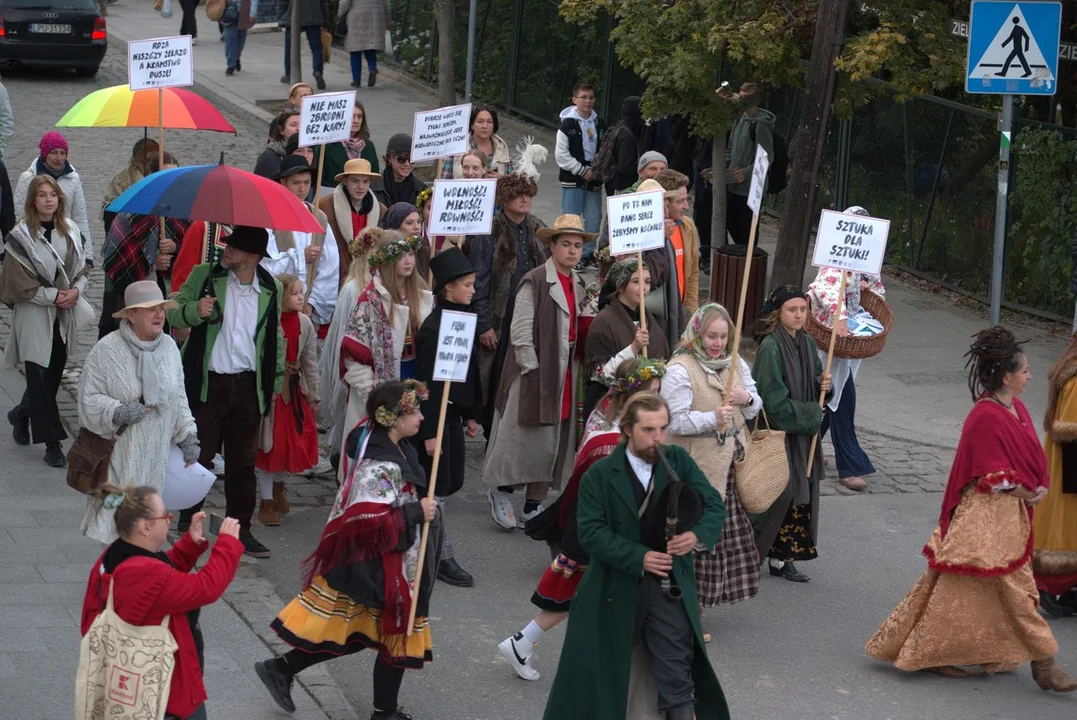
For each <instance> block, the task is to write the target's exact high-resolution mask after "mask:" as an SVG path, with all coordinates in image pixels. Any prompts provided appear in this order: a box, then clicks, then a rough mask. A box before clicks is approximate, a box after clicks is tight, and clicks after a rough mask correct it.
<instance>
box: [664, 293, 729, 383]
mask: <svg viewBox="0 0 1077 720" xmlns="http://www.w3.org/2000/svg"><path fill="white" fill-rule="evenodd" d="M712 310H717V311H719V312H720V313H721V314H722V315H723V316H724V317H729V313H728V312H727V311H726V309H725V308H724V307H722V306H721V305H719V304H718V303H714V302H709V303H705V304H703V305H700V306H699V309H698V310H696V311H695V312H694V313H692V318H691V319H690V320H689V321H688V327H686V328H685V329H684V334H683V335H681V342H680V345H678V346H677V349H676V350H674V351H673V356H674V357H676V356H678V355H691V356H692V357H694V358H695V359H696V360H697V361H698V362H699V364H700V365H702V366H703V367H705V368H707V369H708V370H713V371H714V372H721V371H722V370H725V369H727V368H728V367H729V364H730V360H731V358H730V354H731V352H732V348H731V345H730V343H726V346H725V348H724V349H723V350H722V354H721V355H720V356H718V357H712V356H711V355H710V354H708V353H707V351H706V350H705V349H704V347H703V331H704V330H706V328H705V327H703V317H704V316H705V315H706V314H707V313H708V312H709V311H712ZM729 332H730V336H732V332H733V323H732V322H730V323H729Z"/></svg>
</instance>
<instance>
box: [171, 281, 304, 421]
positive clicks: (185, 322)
mask: <svg viewBox="0 0 1077 720" xmlns="http://www.w3.org/2000/svg"><path fill="white" fill-rule="evenodd" d="M213 270H216V271H217V273H215V277H214V278H213V282H212V283H211V285H210V287H211V290H210V292H211V293H212V295H213V297H215V298H216V299H217V303H216V305H215V306H214V308H213V312H212V313H211V314H210V316H209V317H208V318H206V319H203V318H201V317H199V315H198V301H199V300H200V299H201V297H202V288H203V287H205V285H206V280H208V279H209V276H210V272H211V271H213ZM263 276H264V275H263V274H262V273H259V278H258V285H259V289H260V290H261V293H260V295H259V297H258V335H257V336H256V337H255V339H254V346H255V351H256V352H257V355H258V357H259V358H261V357H262V354H263V352H264V349H265V340H266V332H267V330H268V331H270V332H275V333H276V334H277V342H276V345H277V351H276V380H275V381H274V385H273V392H274V393H279V392H280V391H281V386H282V384H283V380H284V352H285V347H286V345H285V341H284V331H283V330H282V329H281V325H280V299H281V298H282V297H283V296H284V289H283V288H282V287H281V284H280V282H278V281H277V280H273V282H274V283H275V284H276V291H277V293H276V297H277V301H276V303H275V306H274V307H273V308H270V298H271V297H272V295H273V294H272V292H271V291H270V289H269V288H268V287H267V286H266V284H265V283H264V282H263V280H262V277H263ZM227 296H228V273H227V272H223V269H221V268H220V266H219V265H209V264H203V265H196V266H195V267H194V268H193V269H192V270H191V274H190V275H188V276H187V281H186V282H184V283H183V287H181V288H180V290H179V293H177V294H176V297H175V298H173V299H174V300H175V301H176V303H177V304H178V306H177V307H174V308H172V309H171V310H169V311H168V315H167V317H168V324H169V325H171V326H172V327H177V328H194V327H197V326H199V325H201V324H202V323H204V322H206V320H208V321H209V327H207V328H206V348H205V352H204V353H203V357H202V362H201V369H202V381H201V392H200V394H199V397H198V399H199V400H201V401H202V402H205V401H206V393H207V391H208V388H209V383H208V382H207V380H208V378H209V357H210V354H211V353H212V352H213V345H214V343H216V341H217V333H219V332H220V330H221V318H222V317H223V316H224V303H225V298H227ZM268 312H272V313H273V316H272V317H269V318H267V317H266V313H268ZM190 344H191V338H188V339H187V341H186V342H185V343H184V344H183V353H184V354H186V352H187V348H188V346H189V345H190ZM255 375H256V376H257V378H258V384H257V389H258V410H259V412H261V413H262V415H265V414H266V413H267V412H268V411H269V404H268V403H267V402H266V396H265V395H266V394H265V392H264V391H263V387H262V385H263V383H262V373H261V372H260V368H259V369H258V370H256V372H255Z"/></svg>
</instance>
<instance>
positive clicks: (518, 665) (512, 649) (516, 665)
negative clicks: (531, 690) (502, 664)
mask: <svg viewBox="0 0 1077 720" xmlns="http://www.w3.org/2000/svg"><path fill="white" fill-rule="evenodd" d="M497 649H498V650H500V651H501V654H502V655H504V656H505V659H506V660H508V661H509V665H512V669H513V670H515V671H516V674H517V675H519V676H520V677H522V678H523V679H524V680H538V679H539V678H540V677H542V675H540V674H539V671H538V670H536V669H535V668H533V667H531V658H533V657H534V656H535V654H534V653H528V654H527V655H526V656H524V657H521V656H520V652H519V650H517V649H516V642H515V638H511V637H507V638H505V639H504V640H502V641H501V642H500V643H498V646H497Z"/></svg>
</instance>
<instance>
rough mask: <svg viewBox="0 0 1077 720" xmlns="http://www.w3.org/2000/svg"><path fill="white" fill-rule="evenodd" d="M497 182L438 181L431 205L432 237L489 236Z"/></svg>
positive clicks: (435, 183) (495, 180) (493, 180)
mask: <svg viewBox="0 0 1077 720" xmlns="http://www.w3.org/2000/svg"><path fill="white" fill-rule="evenodd" d="M496 192H497V179H496V178H494V179H492V180H437V181H435V182H434V194H433V196H432V198H431V206H430V234H431V235H488V234H489V233H490V230H491V227H492V225H493V222H494V195H495V194H496Z"/></svg>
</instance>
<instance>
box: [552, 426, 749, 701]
mask: <svg viewBox="0 0 1077 720" xmlns="http://www.w3.org/2000/svg"><path fill="white" fill-rule="evenodd" d="M665 451H666V457H667V459H668V460H669V463H670V465H671V466H672V467H673V469H674V470H676V472H677V475H678V476H679V477H680V479H681V481H682V482H686V483H688V484H689V485H690V486H692V487H693V488H694V489H695V490H696V491H697V492H699V494H700V495H701V496H702V498H703V501H704V509H703V517H702V518H701V519H700V521H699V523H698V524H697V525H696V526H695V527H694V528H693V531H694V532H695V534H696V535H697V536H698V537H699V540H700V542H701V543H703V544H704V545H706V546H707V547H713V546H714V544H715V543H716V542H717V541H718V536H719V534H720V533H721V532H722V524H723V523H724V522H725V516H726V511H725V505H724V504H723V503H722V498H721V496H720V495H719V494H718V492H717V491H716V490H715V489H714V488H712V487H711V485H710V483H708V482H707V478H706V477H704V475H703V473H702V471H700V469H699V467H698V466H697V465H696V464H695V461H693V460H692V458H691V457H690V456H689V455H688V453H687V452H686V451H685V450H684V449H683V448H680V447H676V446H667V447H666V449H665ZM633 482H636V480H635V478H633V477H631V476H630V475H629V474H628V472H627V470H626V468H625V445H624V444H623V443H622V444H621V445H618V446H617V449H616V450H614V451H613V453H612V454H611V455H610V456H609V457H607V458H603V459H602V460H599V461H598V462H596V463H595V464H594V465H593V466H592V467H591V469H590V470H588V471H587V473H586V474H585V475H584V476H583V479H582V481H581V482H580V498H579V504H578V506H577V510H576V523H577V532H578V534H579V540H580V543H581V544H582V545H583V547H584V549H585V550H587V552H589V553H590V554H591V564H590V566H589V567H588V568H587V573H586V574H585V575H584V577H583V581H582V582H581V583H580V586H579V588H578V589H577V590H576V596H575V597H574V598H573V600H572V611H571V614H570V615H569V619H568V630H567V632H566V634H565V644H564V647H563V648H562V650H561V662H560V663H559V664H558V667H557V677H556V679H555V680H554V682H553V688H551V690H550V697H549V699H548V700H547V703H546V714H545V715H544V716H543V717H544V718H545V719H546V720H569V719H571V718H587V719H588V720H624V718H625V713H626V711H627V704H628V689H629V688H628V680H629V674H630V671H631V664H632V647H633V645H634V643H635V640H636V638H635V634H634V631H635V624H636V595H637V590H638V587H639V581H640V578H641V577H642V576H643V556H644V555H645V554H646V553H647V551H648V550H649V548H647V547H646V546H645V545H642V544H641V543H640V528H639V520H638V518H637V512H638V508H637V506H636V497H635V495H634V494H633V491H632V486H631V484H630V483H633ZM654 483H655V486H654V493H653V495H652V497H654V498H658V497H660V496H661V495H662V490H663V489H664V488H665V487H666V485H667V484H668V483H669V479H668V478H667V477H666V472H665V469H664V468H663V467H662V465H661V464H659V465H658V466H656V467H655V473H654ZM673 576H674V578H675V579H676V583H677V586H678V587H679V588H680V589H681V590H682V591H683V593H684V596H683V598H682V603H683V604H684V610H685V612H686V613H687V614H688V618H689V619H690V620H691V622H692V627H693V628H694V629H695V636H696V641H695V659H694V661H693V664H692V678H693V680H694V681H695V685H696V687H695V691H696V718H697V719H698V720H728V718H729V708H728V707H727V706H726V701H725V695H724V694H723V693H722V686H721V685H720V684H719V682H718V677H717V676H716V675H715V674H714V669H713V668H712V667H711V664H710V659H709V658H708V657H707V651H706V649H705V647H704V645H703V632H702V629H701V628H700V623H699V614H698V610H697V608H696V578H695V569H694V566H693V561H692V555H691V554H690V553H689V554H688V555H683V556H680V557H675V558H673Z"/></svg>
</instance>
